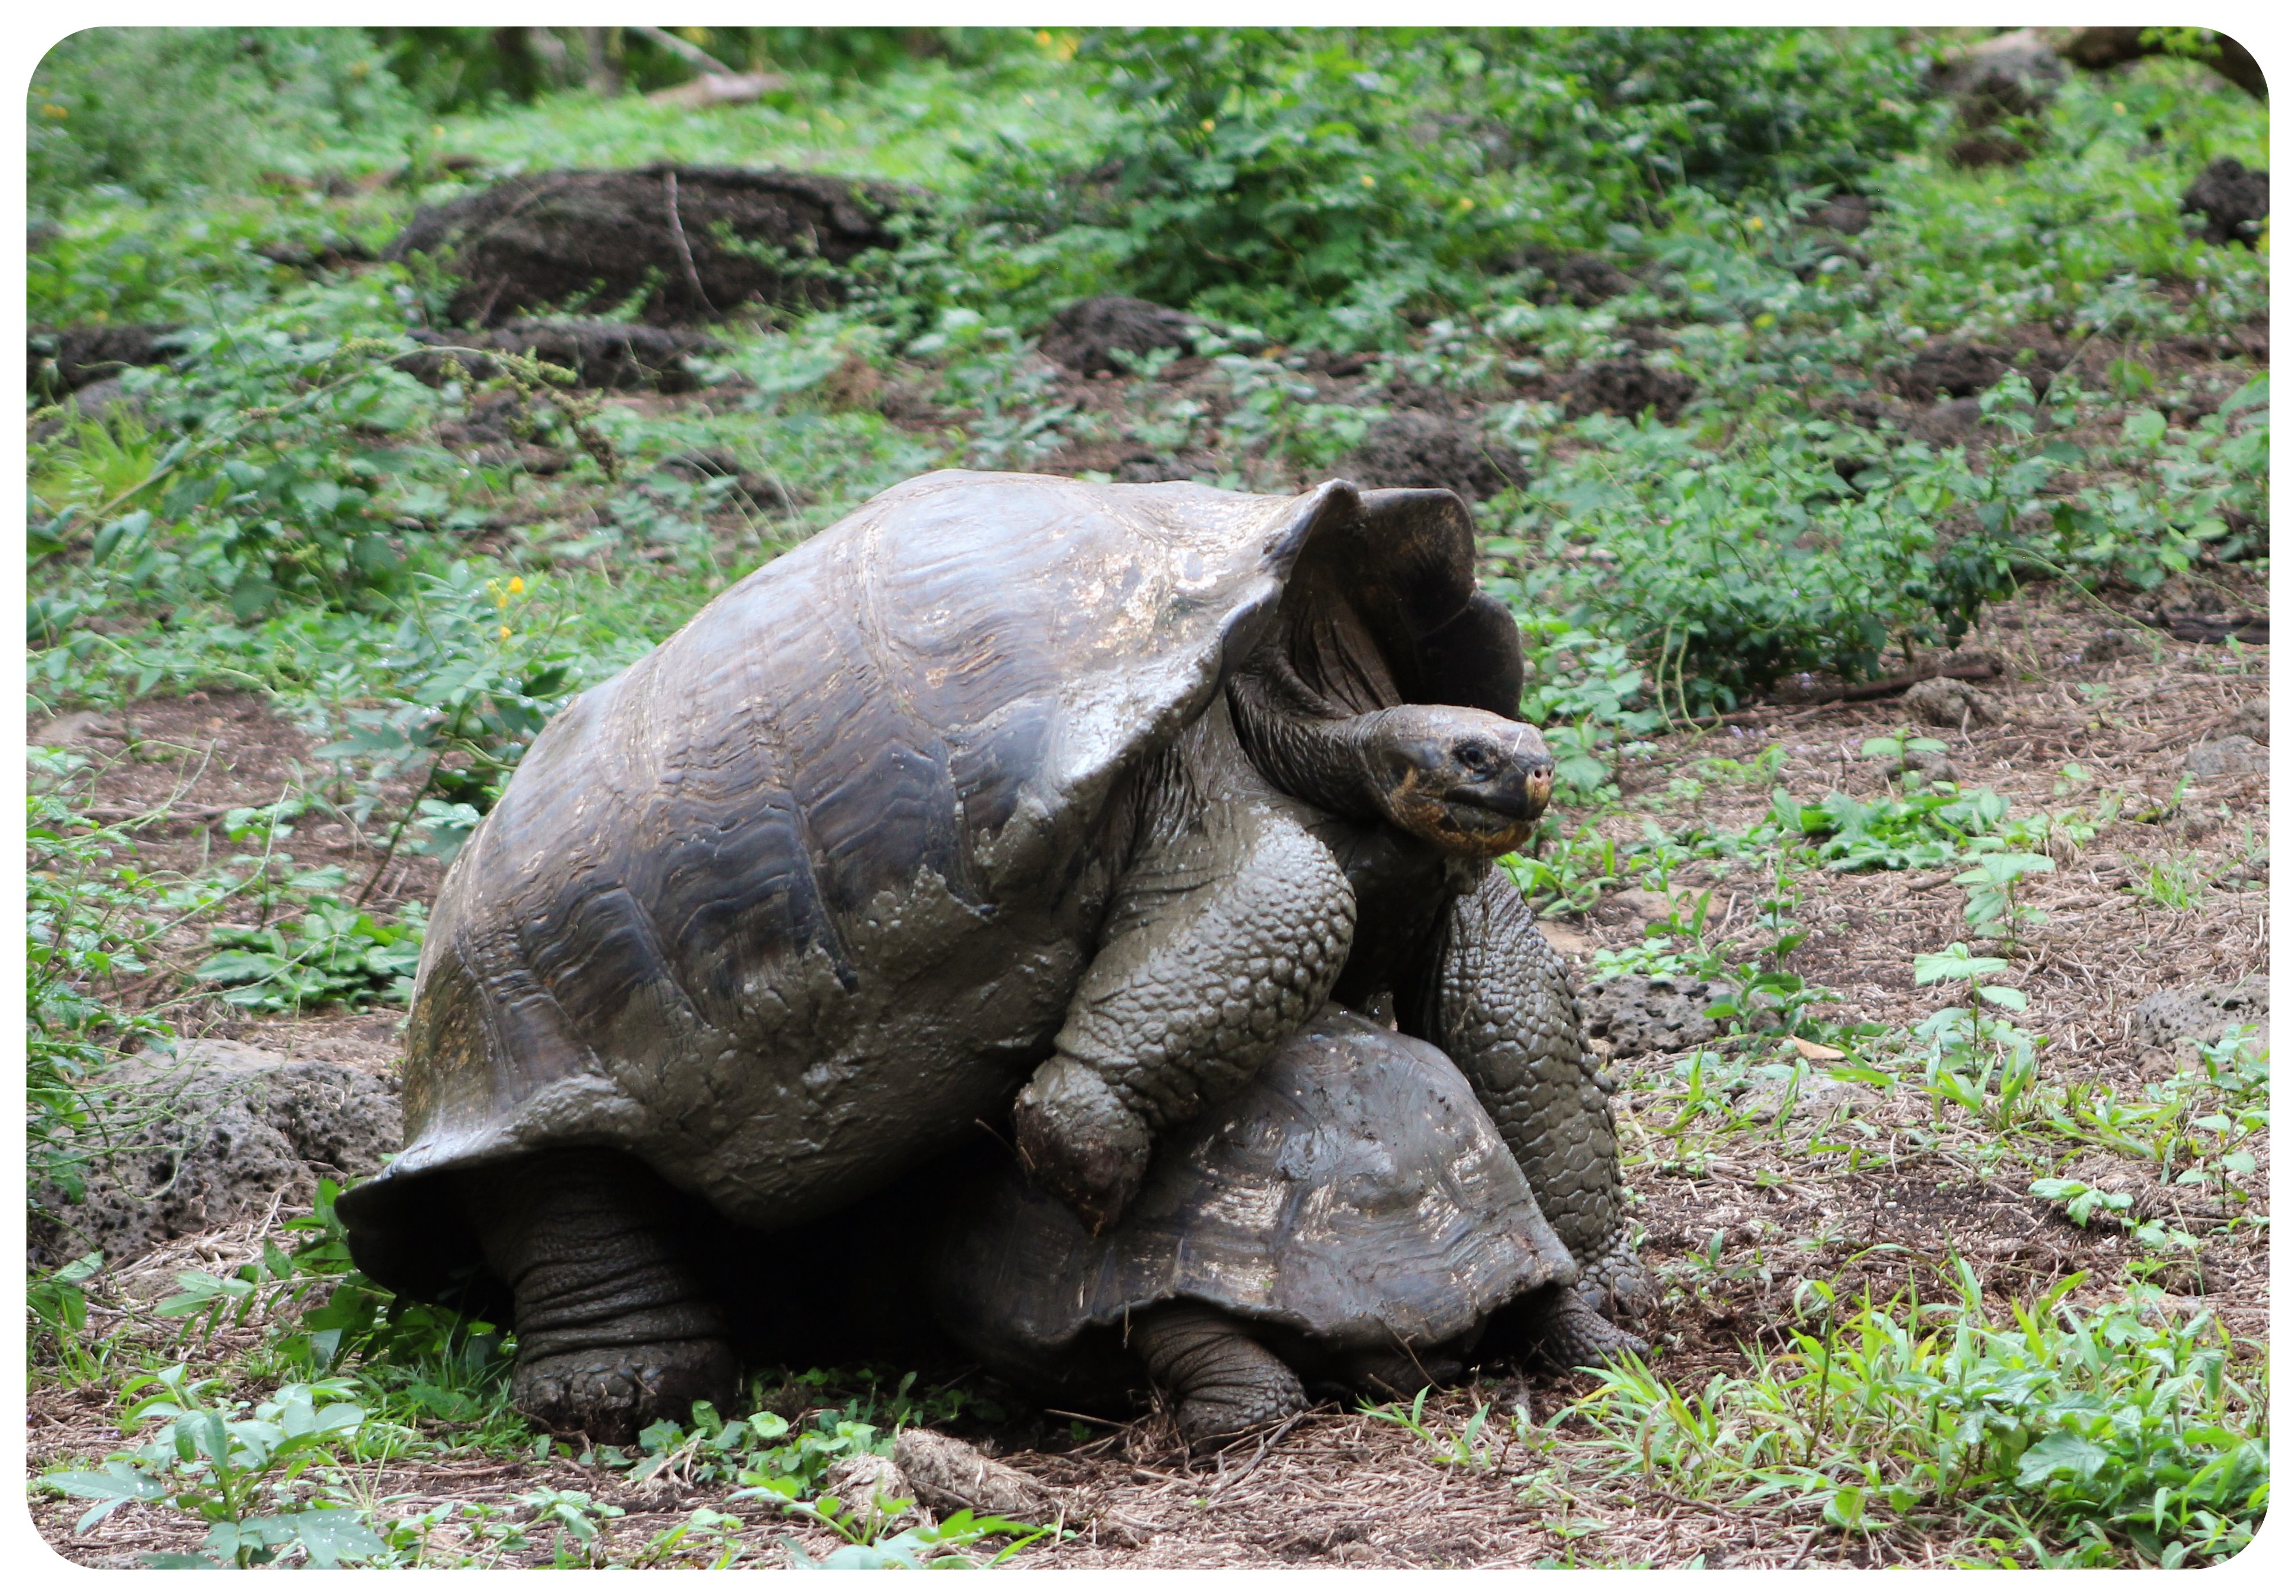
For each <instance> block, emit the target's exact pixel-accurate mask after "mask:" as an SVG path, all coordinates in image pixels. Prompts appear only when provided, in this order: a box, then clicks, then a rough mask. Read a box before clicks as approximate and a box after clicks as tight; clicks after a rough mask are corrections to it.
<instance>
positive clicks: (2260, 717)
mask: <svg viewBox="0 0 2296 1596" xmlns="http://www.w3.org/2000/svg"><path fill="white" fill-rule="evenodd" d="M2225 730H2226V732H2227V733H2231V734H2233V735H2235V736H2238V737H2247V738H2252V739H2253V740H2255V741H2258V742H2262V743H2269V742H2270V741H2272V709H2271V706H2270V702H2269V700H2267V699H2263V698H2254V699H2251V700H2248V702H2246V703H2245V704H2243V705H2242V706H2241V707H2240V708H2237V709H2235V710H2234V711H2233V712H2232V713H2231V714H2230V715H2229V716H2226V718H2225Z"/></svg>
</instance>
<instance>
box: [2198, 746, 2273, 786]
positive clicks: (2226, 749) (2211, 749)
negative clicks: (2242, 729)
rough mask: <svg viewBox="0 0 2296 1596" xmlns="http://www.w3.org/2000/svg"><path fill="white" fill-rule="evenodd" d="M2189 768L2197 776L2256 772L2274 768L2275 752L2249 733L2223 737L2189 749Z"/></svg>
mask: <svg viewBox="0 0 2296 1596" xmlns="http://www.w3.org/2000/svg"><path fill="white" fill-rule="evenodd" d="M2271 768H2272V756H2271V754H2270V753H2269V752H2268V751H2267V750H2266V749H2265V748H2264V747H2263V745H2262V744H2260V743H2259V742H2257V741H2255V740H2253V739H2252V738H2248V737H2219V738H2217V739H2215V740H2214V741H2210V742H2202V743H2195V744H2194V746H2193V747H2192V748H2190V749H2186V750H2185V769H2186V770H2188V771H2190V772H2192V773H2193V774H2194V775H2196V776H2202V777H2210V776H2253V775H2261V774H2263V773H2265V772H2267V771H2269V770H2270V769H2271Z"/></svg>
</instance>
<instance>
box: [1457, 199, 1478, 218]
mask: <svg viewBox="0 0 2296 1596" xmlns="http://www.w3.org/2000/svg"><path fill="white" fill-rule="evenodd" d="M1474 208H1475V202H1474V201H1472V200H1470V199H1468V198H1467V197H1466V196H1465V195H1464V194H1463V195H1461V196H1460V198H1459V214H1460V215H1462V216H1464V215H1465V214H1466V213H1467V212H1469V211H1471V210H1472V209H1474Z"/></svg>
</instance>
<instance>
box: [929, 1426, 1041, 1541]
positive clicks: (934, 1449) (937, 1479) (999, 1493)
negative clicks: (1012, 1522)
mask: <svg viewBox="0 0 2296 1596" xmlns="http://www.w3.org/2000/svg"><path fill="white" fill-rule="evenodd" d="M893 1461H895V1462H897V1463H898V1464H899V1465H900V1469H901V1473H902V1474H903V1475H905V1476H906V1477H907V1479H908V1482H909V1484H910V1485H912V1486H914V1487H915V1488H916V1498H917V1500H918V1501H919V1502H922V1503H923V1504H924V1505H925V1506H927V1507H929V1508H931V1509H932V1510H933V1511H935V1512H937V1513H943V1514H947V1513H954V1512H956V1511H958V1510H960V1509H964V1508H970V1509H972V1511H973V1512H974V1513H975V1514H977V1515H980V1516H981V1517H983V1518H986V1517H988V1516H989V1515H991V1514H994V1515H996V1517H998V1518H1013V1519H1016V1520H1018V1521H1019V1522H1021V1523H1023V1524H1050V1523H1052V1522H1053V1521H1054V1519H1056V1518H1060V1517H1061V1514H1062V1502H1061V1498H1060V1496H1059V1495H1058V1494H1057V1493H1055V1492H1054V1491H1053V1490H1052V1489H1051V1487H1049V1486H1046V1485H1044V1484H1042V1483H1041V1482H1039V1481H1037V1480H1036V1479H1034V1478H1032V1477H1029V1475H1026V1474H1023V1473H1021V1471H1020V1470H1019V1469H1015V1468H1013V1466H1012V1465H1011V1464H1010V1463H1000V1462H998V1461H996V1459H995V1458H992V1457H989V1456H988V1454H987V1453H983V1452H982V1451H981V1450H980V1448H979V1447H977V1446H974V1445H971V1444H970V1443H969V1442H964V1441H960V1440H958V1439H957V1438H956V1437H955V1436H945V1435H943V1434H941V1433H940V1432H939V1430H931V1429H905V1430H903V1431H902V1432H901V1433H900V1435H899V1436H897V1437H895V1439H894V1442H893Z"/></svg>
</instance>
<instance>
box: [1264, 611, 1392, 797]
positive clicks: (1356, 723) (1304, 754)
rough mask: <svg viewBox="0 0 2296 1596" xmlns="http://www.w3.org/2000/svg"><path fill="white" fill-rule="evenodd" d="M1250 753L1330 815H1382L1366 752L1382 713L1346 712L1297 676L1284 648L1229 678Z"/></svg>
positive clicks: (1278, 780) (1279, 781) (1282, 785)
mask: <svg viewBox="0 0 2296 1596" xmlns="http://www.w3.org/2000/svg"><path fill="white" fill-rule="evenodd" d="M1227 692H1228V710H1229V713H1230V714H1231V715H1232V716H1234V720H1235V730H1236V736H1237V738H1238V740H1239V741H1242V744H1243V751H1244V753H1245V755H1246V756H1247V757H1249V758H1250V759H1251V762H1252V764H1253V765H1257V766H1258V767H1259V773H1260V774H1262V775H1264V776H1266V777H1267V779H1268V780H1269V781H1270V782H1274V783H1275V786H1276V787H1277V788H1278V789H1280V790H1283V791H1284V792H1286V793H1289V794H1290V795H1291V796H1292V797H1293V798H1298V799H1300V801H1301V802H1302V803H1308V804H1313V805H1314V806H1316V807H1317V808H1318V809H1324V810H1328V811H1329V812H1330V813H1332V814H1343V815H1346V816H1348V817H1349V818H1350V819H1354V820H1381V819H1383V818H1385V815H1386V811H1385V810H1384V808H1383V807H1382V805H1381V803H1380V801H1379V797H1378V792H1377V789H1376V788H1375V786H1374V782H1373V780H1372V771H1371V766H1370V765H1369V763H1368V762H1367V761H1366V759H1365V757H1364V749H1365V747H1366V746H1367V744H1368V737H1369V733H1370V731H1371V728H1372V724H1373V723H1374V721H1376V720H1377V718H1378V715H1377V713H1376V712H1375V713H1374V714H1371V715H1349V714H1346V713H1344V712H1342V711H1341V710H1340V709H1339V708H1337V707H1336V706H1335V705H1333V703H1332V702H1331V700H1328V699H1326V698H1324V695H1323V694H1321V693H1319V692H1316V690H1315V689H1314V688H1312V687H1310V686H1309V685H1308V683H1306V682H1305V681H1303V680H1301V679H1300V673H1299V672H1298V671H1297V670H1296V669H1294V668H1293V667H1292V661H1291V659H1289V658H1288V657H1287V656H1286V655H1285V654H1284V652H1283V650H1282V649H1281V648H1263V649H1261V650H1260V651H1259V652H1258V653H1257V654H1255V655H1254V656H1253V657H1252V659H1251V661H1250V663H1248V664H1247V665H1246V666H1245V667H1244V668H1243V669H1242V670H1240V671H1238V672H1237V673H1236V674H1235V675H1234V677H1232V678H1231V679H1230V680H1229V683H1228V690H1227Z"/></svg>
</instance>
